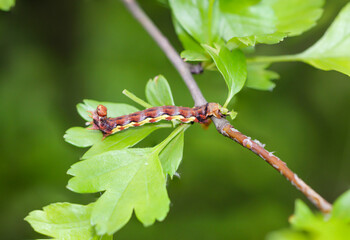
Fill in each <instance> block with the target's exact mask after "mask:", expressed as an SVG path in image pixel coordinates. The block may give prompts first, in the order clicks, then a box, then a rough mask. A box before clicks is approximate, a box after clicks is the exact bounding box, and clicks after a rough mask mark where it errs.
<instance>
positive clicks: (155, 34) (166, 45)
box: [122, 0, 207, 106]
mask: <svg viewBox="0 0 350 240" xmlns="http://www.w3.org/2000/svg"><path fill="white" fill-rule="evenodd" d="M122 2H123V3H124V4H125V6H126V7H127V8H128V9H129V11H130V12H131V14H132V15H133V16H134V17H135V18H136V19H137V20H138V21H139V23H140V24H141V25H142V26H143V27H144V29H145V30H146V31H147V32H148V34H149V35H150V36H151V37H152V38H153V39H154V41H155V42H156V43H157V44H158V45H159V47H160V48H161V49H162V50H163V52H164V53H165V55H166V56H167V57H168V59H169V60H170V61H171V63H172V64H173V65H174V67H175V68H176V70H177V71H178V72H179V74H180V75H181V77H182V79H183V80H184V82H185V84H186V85H187V88H188V89H189V91H190V93H191V95H192V98H193V100H194V103H195V105H196V106H200V105H203V104H205V103H207V101H206V100H205V98H204V97H203V94H202V93H201V90H200V89H199V87H198V85H197V83H196V82H195V80H194V79H193V77H192V74H191V72H190V71H189V69H188V67H187V66H186V64H185V63H184V62H183V61H182V59H181V57H180V56H179V54H178V53H177V52H176V50H175V49H174V48H173V46H172V45H171V44H170V42H169V41H168V39H167V38H166V37H165V36H164V35H163V34H162V33H161V32H160V31H159V29H158V28H157V27H156V25H154V23H153V22H152V20H151V19H150V18H149V17H148V16H147V15H146V14H145V12H144V11H143V10H142V9H141V8H140V6H139V5H138V4H137V3H136V2H135V1H134V0H122Z"/></svg>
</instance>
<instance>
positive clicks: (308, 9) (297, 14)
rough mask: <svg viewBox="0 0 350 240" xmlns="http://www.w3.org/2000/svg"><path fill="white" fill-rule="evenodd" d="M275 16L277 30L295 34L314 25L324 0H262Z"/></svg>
mask: <svg viewBox="0 0 350 240" xmlns="http://www.w3.org/2000/svg"><path fill="white" fill-rule="evenodd" d="M264 3H265V4H267V5H269V6H271V7H272V9H273V10H274V12H275V15H276V17H277V26H276V27H277V30H278V32H281V33H287V34H288V36H296V35H300V34H301V33H303V32H305V31H307V30H308V29H310V28H312V27H313V26H315V25H316V21H317V20H318V19H319V18H320V17H321V15H322V12H323V9H322V6H323V4H324V0H288V1H286V0H264Z"/></svg>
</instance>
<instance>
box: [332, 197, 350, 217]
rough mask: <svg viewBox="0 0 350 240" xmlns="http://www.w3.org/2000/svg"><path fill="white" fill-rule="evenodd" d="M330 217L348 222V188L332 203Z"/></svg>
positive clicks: (349, 198)
mask: <svg viewBox="0 0 350 240" xmlns="http://www.w3.org/2000/svg"><path fill="white" fill-rule="evenodd" d="M332 218H336V219H342V220H344V221H348V222H349V224H350V190H348V191H347V192H345V193H343V194H342V195H341V196H340V197H339V198H338V199H337V200H336V201H335V203H334V205H333V210H332Z"/></svg>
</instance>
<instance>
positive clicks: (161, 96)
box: [146, 75, 175, 106]
mask: <svg viewBox="0 0 350 240" xmlns="http://www.w3.org/2000/svg"><path fill="white" fill-rule="evenodd" d="M146 98H147V101H148V102H149V103H150V104H151V105H153V106H165V105H175V104H174V99H173V95H172V93H171V89H170V86H169V84H168V81H167V80H166V79H165V78H164V77H163V76H162V75H159V76H157V77H155V78H154V79H153V80H152V79H150V80H149V81H148V83H147V85H146Z"/></svg>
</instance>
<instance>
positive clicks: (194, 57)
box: [181, 50, 210, 62]
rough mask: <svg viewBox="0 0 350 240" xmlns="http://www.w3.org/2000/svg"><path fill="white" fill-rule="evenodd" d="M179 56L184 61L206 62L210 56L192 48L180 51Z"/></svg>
mask: <svg viewBox="0 0 350 240" xmlns="http://www.w3.org/2000/svg"><path fill="white" fill-rule="evenodd" d="M181 58H182V59H183V60H184V61H186V62H207V61H209V60H210V57H209V56H208V55H207V54H205V53H203V52H197V51H194V50H185V51H182V52H181Z"/></svg>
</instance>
